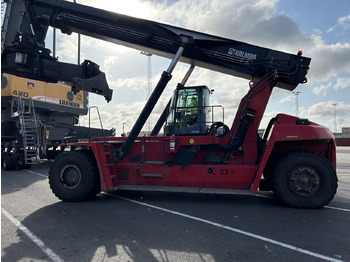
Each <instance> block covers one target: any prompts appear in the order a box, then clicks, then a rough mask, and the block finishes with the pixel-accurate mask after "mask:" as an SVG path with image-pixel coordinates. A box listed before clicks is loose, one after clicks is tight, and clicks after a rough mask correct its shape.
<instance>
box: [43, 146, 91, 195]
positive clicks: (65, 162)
mask: <svg viewBox="0 0 350 262" xmlns="http://www.w3.org/2000/svg"><path fill="white" fill-rule="evenodd" d="M67 166H74V167H76V168H77V169H78V170H79V172H80V181H79V183H78V184H77V185H76V186H74V187H72V188H68V187H67V186H65V185H64V183H63V181H61V172H62V169H63V168H66V167H67ZM95 175H96V174H94V168H92V167H91V165H90V164H89V161H88V159H87V157H86V155H85V154H83V153H80V152H71V153H64V154H62V155H60V156H59V157H58V158H57V159H56V160H55V162H54V164H53V165H52V167H51V169H50V172H49V183H50V187H51V189H52V191H53V193H54V194H55V195H56V196H57V197H58V198H60V199H61V200H63V201H82V200H84V199H86V198H88V197H89V196H90V195H91V187H92V184H93V183H94V182H95V180H94V177H93V176H95Z"/></svg>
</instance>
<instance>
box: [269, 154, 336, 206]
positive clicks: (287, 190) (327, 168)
mask: <svg viewBox="0 0 350 262" xmlns="http://www.w3.org/2000/svg"><path fill="white" fill-rule="evenodd" d="M271 179H272V184H273V191H274V194H275V196H276V198H277V199H278V200H279V201H280V202H282V203H283V204H284V205H286V206H289V207H296V208H320V207H323V206H324V205H327V204H328V203H329V202H330V201H331V200H332V199H333V197H334V195H335V193H336V191H337V187H338V179H337V176H336V172H335V170H334V168H333V166H332V165H331V164H330V162H329V161H328V160H327V159H326V158H325V157H323V156H321V155H319V154H316V153H314V152H311V151H305V150H299V151H293V152H290V153H288V154H287V155H285V156H284V157H282V158H281V159H280V160H279V161H278V162H277V163H276V166H275V168H274V171H273V173H272V177H271Z"/></svg>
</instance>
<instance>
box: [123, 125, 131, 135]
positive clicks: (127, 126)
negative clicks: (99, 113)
mask: <svg viewBox="0 0 350 262" xmlns="http://www.w3.org/2000/svg"><path fill="white" fill-rule="evenodd" d="M124 125H125V126H127V127H128V128H129V131H130V126H129V125H128V124H127V123H123V134H122V136H125V132H124Z"/></svg>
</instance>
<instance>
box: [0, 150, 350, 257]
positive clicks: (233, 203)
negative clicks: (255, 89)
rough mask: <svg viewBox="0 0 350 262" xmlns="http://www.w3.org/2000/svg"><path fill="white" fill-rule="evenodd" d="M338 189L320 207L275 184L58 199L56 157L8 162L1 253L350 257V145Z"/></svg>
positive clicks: (340, 158) (342, 153)
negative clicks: (52, 173) (237, 190)
mask: <svg viewBox="0 0 350 262" xmlns="http://www.w3.org/2000/svg"><path fill="white" fill-rule="evenodd" d="M337 162H338V163H337V174H338V179H339V183H338V191H337V194H336V196H335V198H334V200H333V201H332V202H331V203H330V204H329V205H328V206H326V207H324V208H322V209H316V210H304V209H293V208H286V207H284V206H281V205H280V204H279V203H278V202H277V201H276V200H275V199H274V198H273V195H272V193H269V192H264V193H260V194H259V195H251V196H250V195H246V196H237V195H229V196H228V195H197V194H183V193H155V192H132V191H115V192H109V193H106V192H105V193H101V194H99V195H98V196H97V197H95V198H93V199H91V200H89V201H86V202H82V203H65V202H61V201H59V200H58V199H57V198H56V197H55V196H54V195H53V194H52V192H51V190H50V188H49V185H48V179H47V175H48V169H49V166H50V163H45V164H41V165H37V166H33V167H32V169H30V170H16V171H3V170H2V172H1V205H2V208H1V261H3V262H7V261H8V262H13V261H142V262H143V261H350V245H349V243H350V223H349V222H350V147H339V148H338V149H337Z"/></svg>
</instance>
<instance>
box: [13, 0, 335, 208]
mask: <svg viewBox="0 0 350 262" xmlns="http://www.w3.org/2000/svg"><path fill="white" fill-rule="evenodd" d="M24 4H25V11H26V14H27V15H26V16H25V19H23V21H22V24H25V23H29V24H30V25H31V26H32V28H33V31H30V32H29V30H28V33H27V34H28V35H30V37H32V38H33V39H36V35H37V38H39V39H43V38H45V37H44V36H45V32H42V31H44V30H45V29H46V30H47V27H48V26H52V27H55V28H58V29H61V31H62V32H63V33H67V34H70V33H72V32H77V33H81V34H84V35H88V36H91V37H95V38H99V39H103V40H106V41H111V42H114V43H116V44H121V45H125V46H128V47H131V48H135V49H138V50H142V51H144V52H147V53H150V54H154V55H159V56H163V57H167V58H170V59H171V61H170V64H169V67H168V68H167V69H166V70H165V71H164V72H163V73H162V76H161V78H160V80H159V82H158V84H157V85H156V87H155V88H154V91H153V93H152V95H151V97H150V98H149V100H148V102H147V103H146V105H145V107H144V108H143V110H142V112H141V114H140V115H139V116H138V119H137V121H136V123H135V124H134V126H133V127H132V129H131V131H130V134H129V135H128V137H105V138H93V139H90V141H86V142H76V143H66V144H63V145H62V146H63V147H65V148H66V152H64V153H62V154H61V155H60V156H59V157H58V158H56V160H55V161H54V163H53V165H52V167H51V169H50V171H49V183H50V186H51V189H52V191H53V193H54V194H55V195H56V196H57V197H58V198H59V199H61V200H63V201H82V200H85V199H87V198H89V197H91V196H93V195H96V194H98V193H99V192H101V191H110V190H152V191H171V192H191V193H214V194H220V193H222V194H255V193H257V192H258V190H271V191H273V192H274V194H275V196H276V198H277V199H278V200H279V201H280V202H281V203H283V204H285V205H287V206H290V207H298V208H319V207H322V206H324V205H327V204H328V203H329V202H330V201H331V200H332V199H333V197H334V195H335V193H336V189H337V176H336V172H335V169H336V149H335V140H334V137H333V135H332V133H331V132H330V131H329V130H328V129H327V128H325V127H323V126H320V125H317V124H316V123H314V122H311V121H309V120H308V119H301V118H298V117H295V116H290V115H286V114H278V115H276V116H275V117H274V118H273V119H271V121H270V122H269V124H268V126H267V127H266V129H265V133H264V134H263V136H262V137H260V136H259V135H258V132H257V131H258V128H259V125H260V122H261V119H262V117H263V114H264V111H265V108H266V105H267V103H268V100H269V98H270V95H271V92H272V89H273V88H276V87H278V88H283V89H287V90H290V91H292V90H294V89H295V88H296V87H297V86H298V85H299V84H302V83H305V82H306V74H307V72H308V70H309V65H310V61H311V59H310V58H307V57H304V56H303V55H302V52H301V51H300V52H298V53H297V54H296V55H293V54H287V53H284V52H280V51H276V50H272V49H268V48H263V47H259V46H254V45H251V44H247V43H243V42H239V41H235V40H230V39H226V38H222V37H218V36H213V35H209V34H204V33H201V32H195V31H191V30H187V29H184V28H179V27H175V26H172V25H167V24H161V23H158V22H154V21H149V20H144V19H138V18H133V17H129V16H125V15H120V14H116V13H111V12H108V11H104V10H99V9H96V8H91V7H88V6H83V5H77V4H73V3H69V2H65V1H53V0H45V1H44V0H25V1H24ZM27 27H29V26H27ZM22 28H25V26H22ZM43 35H44V36H43ZM41 42H43V41H41ZM9 57H11V56H9ZM9 60H10V59H9ZM179 61H180V62H184V63H187V64H189V70H188V72H187V73H186V75H185V76H184V78H183V81H182V82H181V83H179V84H178V85H177V87H176V89H175V91H174V93H173V96H172V98H171V100H170V101H169V103H168V104H167V106H166V108H165V109H164V111H163V113H162V114H161V116H160V117H159V119H158V121H157V123H156V124H155V126H154V128H153V130H152V132H151V134H150V136H141V137H140V136H139V134H140V131H141V129H142V127H143V126H144V124H145V122H146V121H147V118H148V117H149V115H150V114H151V112H152V110H153V108H154V106H155V104H156V103H157V101H158V100H159V98H160V96H161V94H162V92H163V90H164V88H165V87H166V85H167V83H168V82H169V80H170V79H171V77H172V73H173V70H174V68H175V66H176V64H177V62H179ZM11 66H12V67H13V68H12V69H13V70H12V71H11V72H12V73H16V72H15V71H16V69H15V67H16V65H12V64H11V63H8V67H9V68H11ZM196 66H198V67H202V68H207V69H210V70H213V71H217V72H221V73H225V74H229V75H232V76H236V77H242V78H246V79H248V80H249V91H248V92H247V94H246V95H245V96H244V97H243V98H242V100H241V103H240V105H239V107H238V110H237V113H236V116H235V117H234V120H233V124H232V126H230V127H228V126H227V125H226V124H225V122H224V119H223V115H224V113H223V110H224V109H223V107H221V106H217V105H214V106H213V105H210V103H209V96H210V94H211V92H212V91H211V90H210V88H208V87H207V86H205V85H197V86H186V81H187V79H188V78H189V77H190V75H191V73H192V72H193V69H194V68H195V67H196ZM50 77H52V78H54V77H55V76H54V75H52V76H50ZM227 84H228V85H229V84H230V83H227ZM72 88H73V90H75V91H79V90H81V89H84V85H79V84H74V83H73V85H72ZM89 88H90V91H91V90H92V91H94V88H93V87H92V88H91V86H90V87H89ZM104 90H107V89H103V88H102V89H101V90H97V89H96V90H95V91H96V93H99V94H101V95H105V96H106V99H107V100H110V97H108V95H111V93H110V92H109V93H108V92H107V93H106V94H104ZM231 121H232V119H231ZM161 130H162V134H161V135H160V134H159V132H160V131H161Z"/></svg>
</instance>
